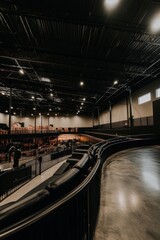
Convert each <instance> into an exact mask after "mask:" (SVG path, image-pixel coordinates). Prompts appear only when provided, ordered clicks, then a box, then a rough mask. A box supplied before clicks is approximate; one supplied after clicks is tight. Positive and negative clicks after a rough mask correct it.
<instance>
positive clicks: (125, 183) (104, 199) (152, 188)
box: [94, 146, 160, 240]
mask: <svg viewBox="0 0 160 240" xmlns="http://www.w3.org/2000/svg"><path fill="white" fill-rule="evenodd" d="M109 162H110V164H109V165H108V166H107V164H106V163H105V165H104V167H103V173H102V186H101V187H102V189H101V206H100V212H99V219H98V224H97V228H96V233H95V237H94V240H117V239H118V240H133V239H136V240H143V239H144V240H153V239H154V240H159V239H160V229H159V220H160V147H159V146H153V147H145V148H138V149H129V150H125V151H122V152H120V153H117V154H114V155H113V156H112V157H110V158H109Z"/></svg>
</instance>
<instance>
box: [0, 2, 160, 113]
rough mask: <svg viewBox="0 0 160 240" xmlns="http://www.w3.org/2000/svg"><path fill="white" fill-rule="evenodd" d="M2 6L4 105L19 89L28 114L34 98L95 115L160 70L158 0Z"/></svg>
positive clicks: (17, 101)
mask: <svg viewBox="0 0 160 240" xmlns="http://www.w3.org/2000/svg"><path fill="white" fill-rule="evenodd" d="M0 9H1V14H0V100H1V104H0V112H5V110H6V109H8V108H9V99H10V97H9V96H10V92H12V103H11V105H12V106H13V108H14V109H13V111H15V112H16V113H17V114H21V115H22V116H23V115H26V114H31V113H32V112H33V107H35V106H36V108H37V113H38V112H42V113H43V114H47V112H49V109H50V114H51V115H52V114H55V113H56V114H60V115H63V114H71V115H72V114H73V115H75V114H76V113H77V111H78V110H79V109H80V107H81V108H82V109H81V112H80V113H79V114H89V115H90V114H91V113H92V112H93V111H94V110H95V109H96V107H99V108H100V110H102V109H104V108H107V105H108V102H109V101H111V102H115V101H117V100H119V99H120V98H121V97H124V95H127V90H126V89H127V87H128V86H129V87H130V88H131V89H132V91H135V90H136V89H137V88H140V87H142V86H145V85H146V84H148V83H149V82H152V81H153V80H155V79H157V78H159V77H160V35H159V33H157V34H153V33H151V31H150V21H151V19H152V17H153V16H154V14H156V13H157V11H159V10H160V1H158V0H157V1H156V0H155V1H153V0H121V1H120V3H119V5H118V6H117V8H116V9H115V10H113V11H112V12H108V11H107V10H106V9H105V8H104V0H68V1H67V0H45V1H44V0H43V1H42V0H26V1H25V0H1V1H0ZM20 68H23V69H24V71H25V74H24V75H20V73H19V69H20ZM44 78H47V79H50V82H47V80H46V79H45V80H44ZM114 80H118V82H119V83H118V85H116V86H114V85H113V82H114ZM80 81H83V82H84V86H80V84H79V83H80ZM51 93H52V96H51ZM32 96H34V97H35V98H34V99H33V98H32ZM83 98H86V100H85V101H84V100H83ZM82 102H83V105H81V103H82Z"/></svg>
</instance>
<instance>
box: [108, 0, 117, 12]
mask: <svg viewBox="0 0 160 240" xmlns="http://www.w3.org/2000/svg"><path fill="white" fill-rule="evenodd" d="M119 2H120V0H105V1H104V5H105V7H106V9H108V10H113V9H114V8H116V6H117V5H118V4H119Z"/></svg>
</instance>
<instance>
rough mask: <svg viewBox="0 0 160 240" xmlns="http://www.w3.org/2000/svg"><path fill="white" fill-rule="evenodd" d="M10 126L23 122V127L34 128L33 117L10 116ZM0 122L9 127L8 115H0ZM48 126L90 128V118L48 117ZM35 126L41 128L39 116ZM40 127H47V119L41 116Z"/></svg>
mask: <svg viewBox="0 0 160 240" xmlns="http://www.w3.org/2000/svg"><path fill="white" fill-rule="evenodd" d="M11 119H12V121H11V125H13V124H14V123H16V122H24V126H25V127H28V126H30V125H31V126H34V124H35V119H34V117H19V116H12V118H11ZM0 122H1V123H6V124H7V125H9V118H8V114H3V113H0ZM49 124H53V125H54V127H55V128H59V127H62V128H77V127H92V118H89V117H82V116H77V115H76V116H73V117H58V116H57V117H49ZM36 125H37V126H41V116H37V118H36ZM42 125H43V126H48V117H45V116H42Z"/></svg>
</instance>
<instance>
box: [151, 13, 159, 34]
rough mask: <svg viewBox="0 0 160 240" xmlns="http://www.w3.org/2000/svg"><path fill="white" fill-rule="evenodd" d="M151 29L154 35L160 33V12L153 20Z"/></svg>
mask: <svg viewBox="0 0 160 240" xmlns="http://www.w3.org/2000/svg"><path fill="white" fill-rule="evenodd" d="M150 28H151V31H152V32H153V33H158V32H160V12H158V13H157V14H156V15H155V17H154V18H153V19H152V21H151V25H150Z"/></svg>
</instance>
